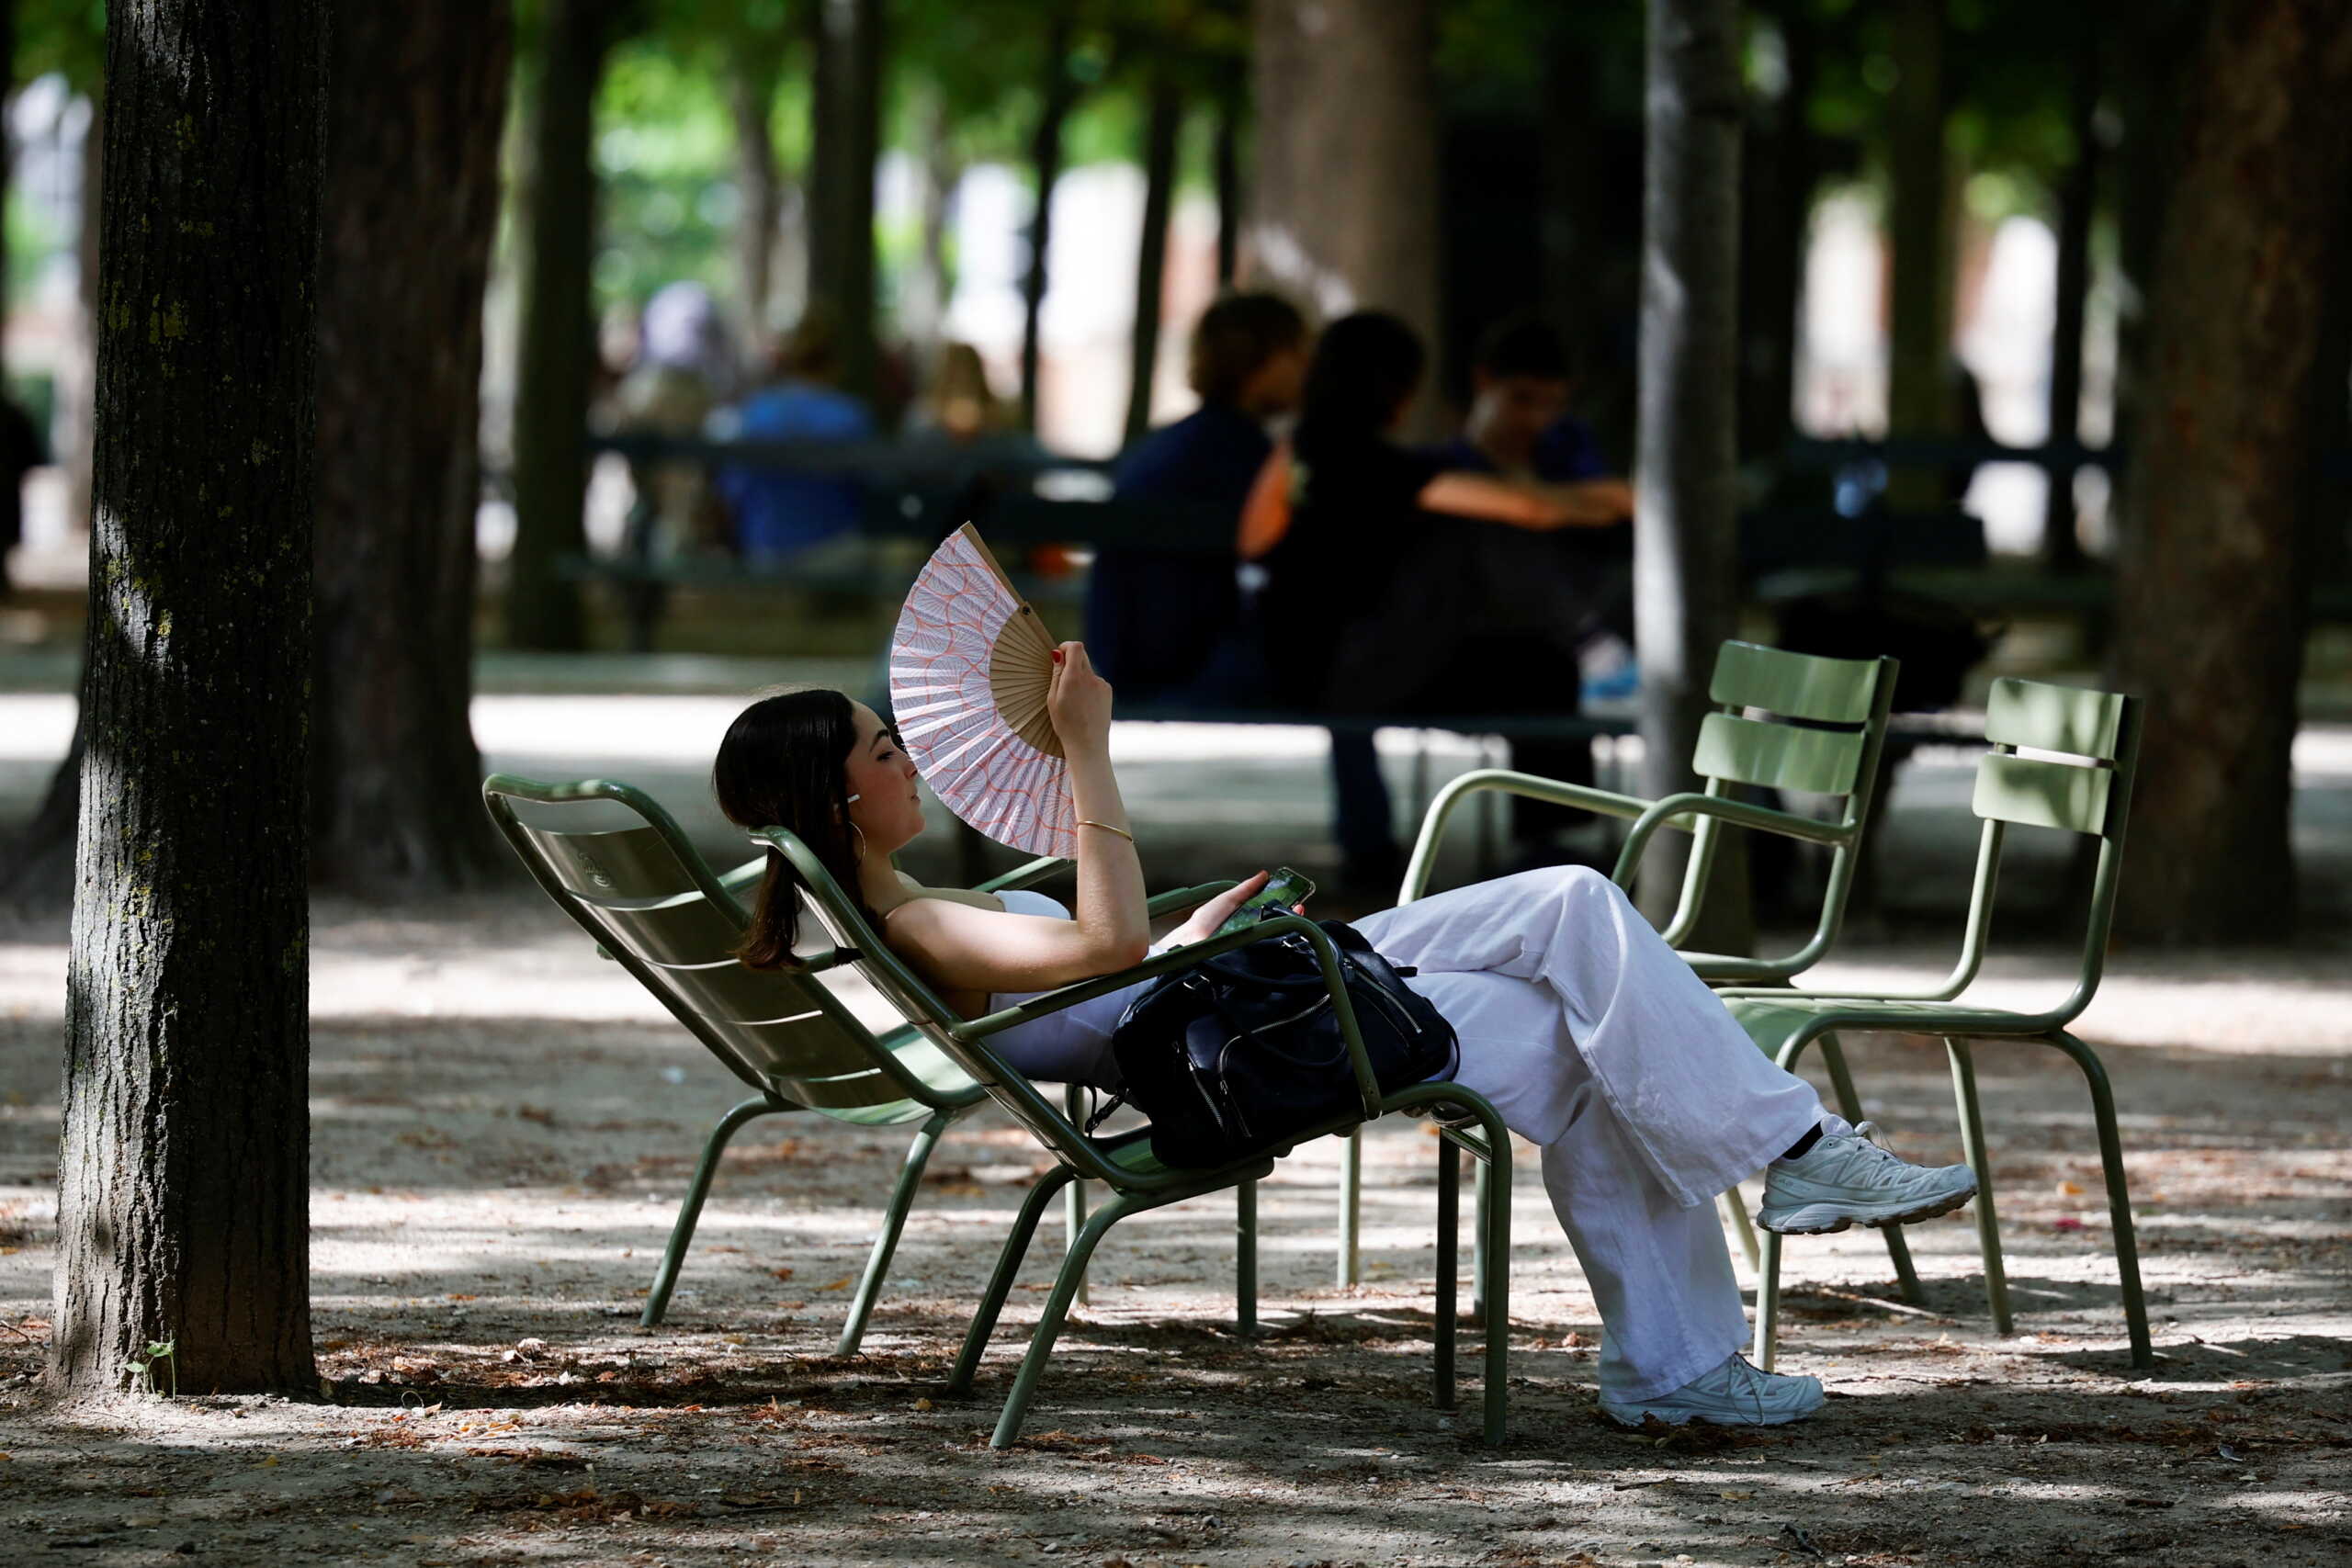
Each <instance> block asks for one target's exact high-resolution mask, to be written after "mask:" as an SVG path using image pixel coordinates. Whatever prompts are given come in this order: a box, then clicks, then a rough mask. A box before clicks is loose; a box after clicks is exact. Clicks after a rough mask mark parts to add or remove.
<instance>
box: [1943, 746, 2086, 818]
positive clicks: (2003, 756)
mask: <svg viewBox="0 0 2352 1568" xmlns="http://www.w3.org/2000/svg"><path fill="white" fill-rule="evenodd" d="M2114 783H2115V774H2114V773H2112V772H2111V771H2109V769H2106V768H2102V767H2086V766H2083V765H2079V764H2077V763H2074V762H2052V761H2043V760H2042V759H2041V758H2039V757H2019V756H2017V755H2014V754H2013V753H2009V752H2004V751H1996V752H1993V753H1991V754H1990V755H1988V756H1986V757H1985V759H1984V760H1983V761H1980V762H1979V763H1978V764H1977V768H1976V797H1975V801H1974V807H1975V811H1976V815H1977V816H1979V817H1983V818H1987V819H1989V820H1993V821H1999V822H2015V823H2018V824H2019V825H2021V826H2024V827H2028V828H2060V829H2064V830H2065V831H2067V832H2070V833H2091V834H2102V833H2105V832H2106V831H2107V807H2108V796H2109V791H2110V790H2111V789H2112V788H2113V786H2114Z"/></svg>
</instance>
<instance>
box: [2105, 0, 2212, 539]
mask: <svg viewBox="0 0 2352 1568" xmlns="http://www.w3.org/2000/svg"><path fill="white" fill-rule="evenodd" d="M2199 39H2200V34H2199V29H2198V28H2195V27H2194V26H2191V25H2189V24H2188V19H2187V13H2186V8H2184V7H2180V6H2164V7H2158V8H2156V9H2154V10H2153V11H2151V12H2149V13H2147V14H2145V15H2144V16H2143V17H2137V18H2135V22H2134V25H2133V26H2132V27H2131V28H2125V29H2123V37H2122V39H2121V40H2120V41H2121V43H2122V45H2123V48H2124V51H2125V53H2124V56H2123V62H2122V65H2121V67H2120V69H2119V70H2118V71H2117V73H2116V80H2115V97H2116V99H2117V101H2118V102H2119V104H2120V106H2121V109H2122V117H2123V143H2122V146H2121V147H2120V149H2119V150H2118V153H2117V156H2116V158H2115V159H2114V160H2113V163H2114V170H2115V178H2114V179H2113V181H2112V182H2111V184H2112V187H2113V190H2114V202H2115V238H2116V244H2115V259H2116V272H2117V274H2118V278H2117V285H2118V286H2117V289H2116V293H2117V296H2118V308H2117V310H2116V323H2115V326H2116V332H2115V339H2116V341H2115V417H2114V422H2113V427H2112V431H2113V434H2112V437H2111V439H2112V441H2113V442H2114V444H2116V445H2117V446H2119V447H2126V448H2128V447H2129V446H2131V445H2132V443H2133V442H2134V440H2135V437H2136V434H2137V433H2138V432H2139V431H2140V430H2141V429H2142V428H2143V425H2144V423H2145V422H2144V421H2143V419H2142V418H2141V413H2142V411H2143V409H2144V408H2145V407H2146V404H2147V385H2148V376H2149V370H2150V363H2149V362H2150V358H2151V352H2150V351H2151V346H2152V345H2151V343H2150V338H2149V333H2148V306H2149V301H2150V299H2152V298H2153V296H2154V286H2155V271H2156V252H2157V249H2158V248H2159V244H2160V243H2161V241H2162V240H2163V237H2164V225H2165V209H2166V208H2167V207H2168V206H2169V205H2170V201H2171V196H2172V185H2173V177H2174V175H2175V173H2176V171H2177V169H2178V167H2179V164H2180V131H2181V122H2180V105H2181V98H2182V96H2183V95H2182V93H2181V88H2182V87H2183V86H2185V85H2187V81H2188V69H2189V61H2190V56H2191V54H2192V51H2194V50H2195V48H2196V47H2197V44H2198V43H2199ZM2108 479H2109V495H2108V501H2107V514H2108V517H2109V519H2110V530H2109V531H2110V534H2111V536H2112V543H2113V547H2114V554H2115V556H2116V558H2118V559H2120V558H2121V555H2122V549H2123V536H2124V534H2125V532H2126V531H2127V530H2128V529H2129V528H2130V526H2131V514H2132V504H2131V469H2130V468H2128V467H2126V468H2117V467H2114V466H2110V467H2109V470H2108Z"/></svg>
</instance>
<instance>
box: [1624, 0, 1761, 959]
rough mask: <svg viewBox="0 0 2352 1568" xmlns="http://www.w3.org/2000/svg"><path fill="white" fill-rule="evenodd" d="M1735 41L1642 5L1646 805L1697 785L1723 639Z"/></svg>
mask: <svg viewBox="0 0 2352 1568" xmlns="http://www.w3.org/2000/svg"><path fill="white" fill-rule="evenodd" d="M1738 42H1739V12H1738V7H1737V6H1736V4H1735V3H1734V0H1650V7H1649V39H1648V78H1649V90H1648V95H1647V96H1648V104H1649V111H1648V118H1647V133H1646V152H1645V157H1646V164H1645V167H1646V171H1647V172H1646V176H1645V191H1644V197H1643V207H1642V216H1643V236H1642V248H1643V257H1642V314H1641V394H1640V395H1641V423H1640V434H1639V438H1638V440H1637V442H1636V445H1635V449H1634V491H1635V493H1636V495H1637V496H1638V497H1639V506H1640V510H1639V514H1638V516H1637V517H1636V519H1635V523H1634V632H1635V636H1636V637H1637V639H1638V646H1639V650H1640V654H1641V661H1642V697H1641V733H1642V789H1643V793H1644V794H1645V795H1650V796H1652V797H1653V798H1655V797H1657V796H1660V795H1672V794H1675V793H1678V792H1679V791H1683V790H1688V789H1691V788H1693V787H1695V782H1696V781H1695V776H1694V775H1693V774H1692V773H1691V749H1692V747H1693V746H1694V745H1696V743H1697V741H1698V735H1699V724H1700V720H1701V718H1702V716H1704V715H1705V713H1706V711H1707V682H1708V681H1709V679H1710V678H1711V676H1712V674H1713V669H1714V661H1715V651H1716V649H1717V648H1718V647H1719V646H1720V645H1721V644H1722V643H1723V641H1724V638H1726V637H1730V636H1731V635H1732V634H1733V632H1734V630H1735V629H1736V618H1737V609H1738V600H1737V596H1736V584H1735V581H1734V579H1733V571H1732V566H1733V559H1734V549H1733V541H1734V536H1735V528H1736V511H1737V497H1736V460H1737V453H1736V431H1737V430H1738V421H1737V414H1738V408H1737V400H1738V382H1737V375H1738V370H1737V367H1738V363H1739V339H1738V328H1739V307H1738V293H1739V133H1740V119H1741V114H1742V108H1741V92H1740V74H1739V64H1738V61H1739V53H1738ZM1676 840H1677V845H1678V846H1679V845H1680V844H1682V843H1686V842H1687V840H1681V839H1680V838H1679V835H1678V836H1676ZM1727 847H1728V846H1727ZM1667 849H1668V845H1667V844H1665V843H1664V842H1663V841H1660V842H1657V843H1654V844H1653V846H1652V848H1651V851H1650V853H1649V855H1648V856H1647V857H1646V859H1645V862H1644V864H1643V874H1642V878H1641V887H1640V890H1639V897H1640V901H1641V905H1642V908H1643V909H1644V911H1645V913H1647V914H1648V915H1649V917H1650V918H1651V919H1653V920H1655V921H1658V922H1660V923H1661V924H1662V923H1663V922H1664V919H1665V918H1666V916H1667V914H1668V913H1669V912H1670V911H1671V910H1672V909H1673V908H1674V903H1675V897H1676V895H1677V893H1679V890H1680V886H1681V880H1682V877H1681V870H1682V859H1683V857H1682V856H1681V855H1679V854H1676V853H1673V852H1670V851H1669V852H1667V853H1660V851H1661V850H1667ZM1733 863H1736V860H1735V861H1734V862H1727V865H1728V864H1733ZM1741 891H1744V879H1742V882H1741V886H1728V885H1724V884H1719V885H1718V886H1716V887H1715V888H1713V889H1712V890H1711V897H1710V898H1709V899H1708V904H1709V907H1710V910H1711V912H1713V914H1715V915H1716V916H1717V917H1718V918H1722V917H1724V916H1725V915H1728V916H1730V917H1731V918H1732V919H1734V920H1735V921H1738V920H1741V919H1744V917H1745V914H1746V911H1745V908H1744V900H1739V899H1737V898H1736V894H1737V893H1738V892H1741Z"/></svg>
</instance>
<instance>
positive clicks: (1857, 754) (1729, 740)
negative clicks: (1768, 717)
mask: <svg viewBox="0 0 2352 1568" xmlns="http://www.w3.org/2000/svg"><path fill="white" fill-rule="evenodd" d="M1866 739H1867V738H1866V737H1865V736H1864V735H1863V733H1862V731H1860V730H1859V729H1808V728H1799V727H1797V726H1795V725H1792V724H1765V723H1761V722H1759V721H1758V720H1756V719H1752V718H1740V717H1736V716H1734V715H1731V714H1726V713H1711V714H1709V715H1707V716H1706V717H1705V718H1704V719H1702V721H1701V722H1700V726H1699V743H1698V746H1697V747H1696V748H1695V749H1694V750H1693V751H1692V753H1691V767H1692V769H1693V770H1694V771H1695V772H1697V773H1699V775H1700V776H1701V777H1702V778H1711V779H1729V780H1732V781H1734V782H1736V783H1739V784H1758V785H1761V786H1764V787H1766V788H1770V789H1792V790H1801V791H1803V792H1804V793H1805V794H1808V795H1851V794H1852V793H1853V792H1854V787H1855V785H1856V784H1858V783H1859V782H1860V774H1861V766H1862V752H1863V750H1864V746H1865V742H1866Z"/></svg>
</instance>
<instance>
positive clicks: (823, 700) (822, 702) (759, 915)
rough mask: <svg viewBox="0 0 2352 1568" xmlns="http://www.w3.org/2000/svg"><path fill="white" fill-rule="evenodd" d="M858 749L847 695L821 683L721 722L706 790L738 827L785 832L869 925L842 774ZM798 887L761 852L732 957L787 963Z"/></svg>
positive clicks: (767, 965)
mask: <svg viewBox="0 0 2352 1568" xmlns="http://www.w3.org/2000/svg"><path fill="white" fill-rule="evenodd" d="M856 746H857V711H856V709H855V708H854V707H853V706H852V705H851V704H850V700H849V698H847V697H845V696H843V695H842V694H841V693H839V692H835V691H829V690H827V689H825V688H823V687H818V686H807V687H800V688H797V689H795V690H790V691H784V692H778V693H776V694H774V695H772V696H766V697H762V698H761V699H760V700H759V701H758V702H756V703H753V704H752V705H751V706H750V707H747V708H745V709H744V710H743V711H742V712H741V713H740V714H738V715H737V716H736V717H735V722H734V723H733V724H731V725H729V726H728V727H727V739H724V740H722V741H720V742H719V743H718V761H716V762H715V763H713V764H712V766H711V770H710V787H711V793H712V794H713V795H717V796H718V809H719V810H720V811H721V812H723V813H725V815H726V817H727V819H728V820H729V822H732V823H734V824H735V825H736V826H737V827H739V828H743V829H760V828H785V829H790V830H791V832H792V834H793V836H794V837H795V838H797V839H798V840H800V841H801V842H802V843H804V844H806V845H808V846H809V852H810V853H812V854H814V855H815V856H816V857H817V861H818V863H820V865H822V866H823V867H824V868H825V870H826V871H827V872H829V873H831V875H832V879H833V880H834V882H836V883H838V884H839V885H840V886H841V889H842V892H843V893H845V894H847V895H848V896H849V898H850V901H851V902H852V903H853V904H854V905H855V906H856V908H857V910H858V912H859V913H860V914H862V915H864V916H865V918H866V919H868V920H869V921H870V920H872V919H873V918H874V912H873V911H872V910H871V909H868V908H866V907H865V894H864V892H863V891H862V890H861V888H860V886H859V883H858V875H857V847H856V841H855V838H854V834H853V833H852V832H851V829H850V821H849V785H848V784H847V783H846V782H845V780H844V776H843V773H842V769H843V767H844V765H845V764H846V763H847V762H848V761H849V755H850V752H851V751H852V750H854V749H855V748H856ZM800 886H801V883H800V877H799V874H797V873H796V872H795V871H794V870H793V868H792V864H791V863H790V862H789V861H787V860H786V859H785V858H784V855H783V854H782V853H781V852H778V851H776V850H773V849H771V850H770V851H768V870H767V875H766V877H765V878H764V879H763V881H762V882H761V883H760V892H759V898H758V901H757V902H756V903H755V904H754V905H753V907H752V924H751V928H750V929H749V930H748V931H745V932H744V933H743V941H742V944H741V946H739V947H738V948H737V949H736V950H735V955H736V956H737V957H738V958H740V959H741V960H742V961H743V962H744V963H745V964H750V965H751V966H752V968H754V969H784V968H789V967H791V965H792V964H793V962H794V960H793V956H792V950H793V946H794V944H795V943H796V942H797V941H798V940H799V936H800Z"/></svg>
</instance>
